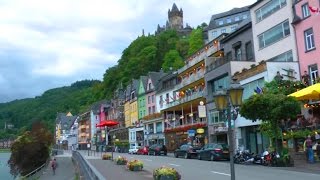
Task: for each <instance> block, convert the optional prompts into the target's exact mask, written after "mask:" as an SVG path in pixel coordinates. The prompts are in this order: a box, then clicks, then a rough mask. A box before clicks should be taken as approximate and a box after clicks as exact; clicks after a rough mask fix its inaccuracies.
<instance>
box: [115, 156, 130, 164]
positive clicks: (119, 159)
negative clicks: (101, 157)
mask: <svg viewBox="0 0 320 180" xmlns="http://www.w3.org/2000/svg"><path fill="white" fill-rule="evenodd" d="M127 162H128V160H127V159H126V158H125V157H121V156H119V157H117V159H116V164H117V165H126V164H127Z"/></svg>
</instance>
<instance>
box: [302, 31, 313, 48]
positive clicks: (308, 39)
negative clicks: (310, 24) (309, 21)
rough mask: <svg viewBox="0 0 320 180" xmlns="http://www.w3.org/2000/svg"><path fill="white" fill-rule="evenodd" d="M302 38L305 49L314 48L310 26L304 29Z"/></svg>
mask: <svg viewBox="0 0 320 180" xmlns="http://www.w3.org/2000/svg"><path fill="white" fill-rule="evenodd" d="M304 40H305V46H306V51H309V50H312V49H314V48H315V46H314V36H313V29H312V28H310V29H308V30H306V31H304Z"/></svg>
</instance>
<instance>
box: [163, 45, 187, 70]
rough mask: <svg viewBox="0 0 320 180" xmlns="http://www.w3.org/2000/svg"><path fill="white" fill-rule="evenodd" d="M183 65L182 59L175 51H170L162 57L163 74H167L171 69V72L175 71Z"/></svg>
mask: <svg viewBox="0 0 320 180" xmlns="http://www.w3.org/2000/svg"><path fill="white" fill-rule="evenodd" d="M183 65H184V62H183V60H182V58H181V57H180V55H179V52H178V51H177V50H170V51H169V52H168V53H167V54H166V55H165V57H164V62H163V64H162V68H163V70H164V72H167V71H169V70H170V68H172V70H177V69H179V68H181V67H182V66H183Z"/></svg>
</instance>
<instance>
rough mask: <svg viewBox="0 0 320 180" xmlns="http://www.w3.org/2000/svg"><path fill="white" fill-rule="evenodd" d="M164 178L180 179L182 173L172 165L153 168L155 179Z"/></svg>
mask: <svg viewBox="0 0 320 180" xmlns="http://www.w3.org/2000/svg"><path fill="white" fill-rule="evenodd" d="M162 178H166V179H171V180H180V179H181V175H180V173H179V172H178V171H177V170H176V169H174V168H170V167H164V166H163V167H160V168H157V169H155V170H153V179H154V180H161V179H162Z"/></svg>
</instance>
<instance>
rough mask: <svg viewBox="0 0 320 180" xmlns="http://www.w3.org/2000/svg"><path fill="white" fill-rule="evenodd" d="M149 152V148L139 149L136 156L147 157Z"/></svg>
mask: <svg viewBox="0 0 320 180" xmlns="http://www.w3.org/2000/svg"><path fill="white" fill-rule="evenodd" d="M148 152H149V146H144V147H140V148H139V149H138V151H137V154H139V155H148Z"/></svg>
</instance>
